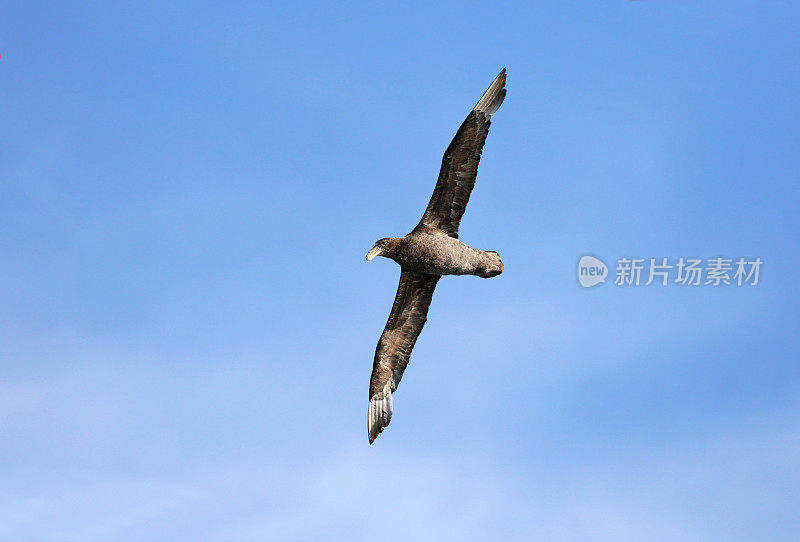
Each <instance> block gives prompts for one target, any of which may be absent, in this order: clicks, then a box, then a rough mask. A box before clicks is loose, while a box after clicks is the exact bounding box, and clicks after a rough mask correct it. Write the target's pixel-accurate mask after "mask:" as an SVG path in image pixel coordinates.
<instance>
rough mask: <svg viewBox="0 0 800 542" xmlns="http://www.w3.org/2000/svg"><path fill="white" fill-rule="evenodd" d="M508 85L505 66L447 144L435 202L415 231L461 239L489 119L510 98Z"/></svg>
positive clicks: (434, 192)
mask: <svg viewBox="0 0 800 542" xmlns="http://www.w3.org/2000/svg"><path fill="white" fill-rule="evenodd" d="M505 85H506V69H505V68H503V71H501V72H500V75H498V76H497V77H496V78H495V80H494V82H493V83H492V84H491V85H490V86H489V89H488V90H487V91H486V92H485V93H484V94H483V96H482V97H481V99H480V100H479V101H478V103H477V105H476V106H475V108H474V109H473V110H472V111H471V112H470V114H469V115H467V118H466V120H464V122H463V123H462V124H461V127H460V128H459V129H458V132H456V136H455V137H454V138H453V141H452V142H451V143H450V146H449V147H447V150H446V151H445V153H444V158H442V169H441V170H440V171H439V180H438V181H437V182H436V188H434V190H433V195H432V196H431V201H430V203H428V208H427V209H425V214H424V215H422V220H420V222H419V224H418V225H417V227H416V228H414V231H427V232H429V233H444V234H446V235H449V236H450V237H455V238H456V239H458V226H459V224H460V223H461V217H462V216H463V215H464V210H465V209H466V208H467V202H468V201H469V195H470V194H471V193H472V188H473V187H474V186H475V177H476V176H477V175H478V162H479V161H480V159H481V151H482V150H483V144H484V143H485V142H486V136H487V135H488V134H489V125H490V124H491V122H490V120H489V119H491V118H492V115H494V113H495V111H497V109H498V108H499V107H500V104H502V103H503V99H504V98H505V97H506V89H505Z"/></svg>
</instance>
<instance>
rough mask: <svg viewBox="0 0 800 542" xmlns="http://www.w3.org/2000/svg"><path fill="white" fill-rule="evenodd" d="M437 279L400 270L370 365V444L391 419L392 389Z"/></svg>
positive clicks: (404, 362) (398, 381)
mask: <svg viewBox="0 0 800 542" xmlns="http://www.w3.org/2000/svg"><path fill="white" fill-rule="evenodd" d="M439 278H440V277H439V275H426V274H424V273H417V272H415V271H410V270H408V269H403V270H402V272H401V273H400V284H399V285H398V287H397V296H395V299H394V305H392V312H391V314H389V321H388V322H386V327H385V328H384V330H383V334H382V335H381V338H380V340H379V341H378V347H377V348H376V349H375V361H374V363H373V365H372V378H371V379H370V383H369V412H368V415H367V420H368V425H367V428H368V434H369V442H370V444H372V442H373V441H374V440H375V438H376V437H377V436H378V434H380V432H381V431H383V428H384V427H386V426H387V425H389V421H390V420H391V419H392V392H394V391H395V390H396V389H397V385H398V384H399V383H400V379H401V378H402V377H403V371H405V368H406V365H408V358H409V356H411V349H412V348H414V343H416V342H417V337H419V333H420V331H422V326H424V325H425V320H426V319H427V318H428V307H429V306H430V304H431V298H432V297H433V290H434V288H436V283H437V282H438V281H439Z"/></svg>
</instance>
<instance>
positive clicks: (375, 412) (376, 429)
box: [367, 386, 392, 444]
mask: <svg viewBox="0 0 800 542" xmlns="http://www.w3.org/2000/svg"><path fill="white" fill-rule="evenodd" d="M387 387H388V386H387ZM390 421H392V392H391V389H386V388H384V389H383V391H382V392H381V393H379V394H377V395H375V397H373V398H372V399H370V400H369V409H368V412H367V434H368V435H369V443H370V444H372V443H373V442H374V441H375V439H376V438H378V435H380V434H381V431H383V429H384V428H385V427H386V426H387V425H389V422H390Z"/></svg>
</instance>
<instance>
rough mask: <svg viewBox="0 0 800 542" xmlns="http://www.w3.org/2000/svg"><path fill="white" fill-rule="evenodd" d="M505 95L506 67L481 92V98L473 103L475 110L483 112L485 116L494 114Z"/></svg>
mask: <svg viewBox="0 0 800 542" xmlns="http://www.w3.org/2000/svg"><path fill="white" fill-rule="evenodd" d="M505 97H506V69H505V68H503V70H502V71H501V72H500V73H499V74H498V75H497V77H495V78H494V81H492V84H491V85H489V88H488V89H486V92H484V93H483V96H481V99H480V100H478V103H477V104H476V105H475V110H476V111H480V112H482V113H485V114H486V116H487V117H490V118H491V116H492V115H494V114H495V112H496V111H497V110H498V109H499V108H500V105H501V104H502V103H503V100H504V99H505Z"/></svg>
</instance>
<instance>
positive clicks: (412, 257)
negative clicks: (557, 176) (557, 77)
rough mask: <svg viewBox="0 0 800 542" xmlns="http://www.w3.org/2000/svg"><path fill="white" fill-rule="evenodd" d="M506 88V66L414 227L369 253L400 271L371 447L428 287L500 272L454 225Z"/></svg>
mask: <svg viewBox="0 0 800 542" xmlns="http://www.w3.org/2000/svg"><path fill="white" fill-rule="evenodd" d="M505 83H506V70H505V68H503V71H501V72H500V74H499V75H498V76H497V77H496V78H495V80H494V82H492V84H491V85H490V86H489V88H488V90H487V91H486V92H485V93H484V95H483V96H482V97H481V99H480V100H479V101H478V103H477V105H475V108H474V109H473V110H472V111H471V112H470V114H469V115H467V118H466V120H464V122H463V123H462V124H461V127H460V128H459V129H458V132H456V136H455V137H454V138H453V141H452V142H451V143H450V146H449V147H447V150H446V151H445V153H444V158H442V169H441V171H440V172H439V180H438V181H437V182H436V188H434V190H433V195H432V196H431V200H430V202H429V203H428V207H427V209H425V214H423V215H422V220H420V222H419V224H417V226H416V227H415V228H414V230H413V231H412V232H411V233H409V234H408V235H406V236H405V237H389V238H384V239H381V240H379V241H378V242H376V243H375V246H374V247H372V249H371V250H370V251H369V252H368V253H367V260H372V259H373V258H374V257H376V256H385V257H387V258H391V259H393V260H394V261H396V262H397V263H398V264H400V268H401V273H400V284H399V286H398V288H397V296H395V299H394V305H392V312H391V313H390V314H389V321H388V322H386V327H385V328H384V330H383V334H382V335H381V338H380V340H379V341H378V347H377V348H376V350H375V361H374V362H373V365H372V378H371V379H370V385H369V410H368V415H367V429H368V435H369V442H370V444H372V442H373V441H374V440H375V438H377V436H378V434H380V432H381V431H383V429H384V428H385V427H386V426H387V425H389V421H391V419H392V393H393V392H394V391H395V390H396V389H397V385H398V384H399V383H400V379H401V378H402V376H403V371H404V370H405V368H406V365H408V359H409V357H410V356H411V350H412V349H413V348H414V343H416V342H417V337H419V333H420V331H422V326H424V325H425V320H426V319H427V317H428V307H429V306H430V304H431V298H432V297H433V290H434V288H436V283H437V282H438V281H439V279H440V278H441V276H442V275H477V276H479V277H483V278H490V277H494V276H497V275H499V274H500V273H502V272H503V262H501V261H500V256H499V255H498V254H497V252H494V251H484V250H478V249H475V248H472V247H470V246H468V245H466V244H464V243H462V242H461V241H459V240H458V227H459V225H460V224H461V217H462V216H463V215H464V210H465V209H466V207H467V202H468V201H469V196H470V193H472V188H473V187H474V186H475V178H476V176H477V175H478V162H479V161H480V159H481V151H482V150H483V144H484V142H485V141H486V136H487V135H488V133H489V125H490V124H491V121H490V119H491V118H492V115H493V114H494V113H495V112H496V111H497V109H498V108H499V107H500V104H502V103H503V99H504V98H505V95H506V89H505Z"/></svg>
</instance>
